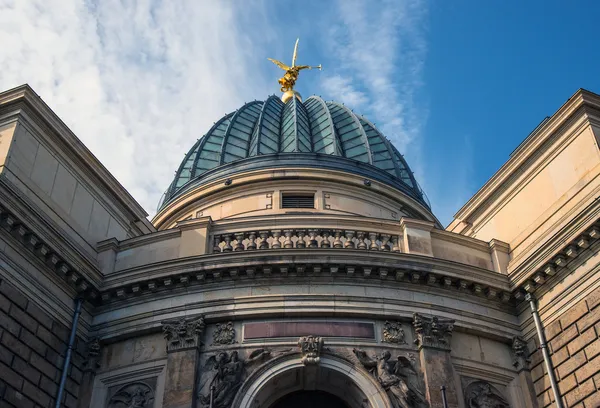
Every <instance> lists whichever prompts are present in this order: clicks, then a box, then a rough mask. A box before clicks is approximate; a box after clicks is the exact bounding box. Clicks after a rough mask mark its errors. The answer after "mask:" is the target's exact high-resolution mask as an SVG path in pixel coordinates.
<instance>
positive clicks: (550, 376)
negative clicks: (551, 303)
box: [525, 293, 564, 408]
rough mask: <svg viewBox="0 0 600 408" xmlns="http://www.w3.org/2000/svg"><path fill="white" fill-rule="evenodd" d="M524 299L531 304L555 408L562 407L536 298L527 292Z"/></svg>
mask: <svg viewBox="0 0 600 408" xmlns="http://www.w3.org/2000/svg"><path fill="white" fill-rule="evenodd" d="M525 300H527V301H528V302H529V306H531V315H532V316H533V321H534V322H535V329H536V330H537V335H538V339H539V341H540V349H541V350H542V356H543V357H544V364H545V366H546V371H548V379H549V380H550V386H551V387H552V393H553V394H554V400H555V401H556V408H564V405H563V403H562V398H561V395H560V390H559V389H558V384H557V383H556V376H555V375H554V365H553V364H552V360H551V359H550V353H549V352H548V346H547V344H546V335H545V334H544V326H543V325H542V319H540V314H539V313H538V309H537V303H536V299H535V297H534V296H533V295H532V294H531V293H528V294H527V295H526V296H525Z"/></svg>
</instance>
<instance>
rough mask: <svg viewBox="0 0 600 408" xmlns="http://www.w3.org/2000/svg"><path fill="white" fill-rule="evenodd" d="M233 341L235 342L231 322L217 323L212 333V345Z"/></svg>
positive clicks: (231, 342)
mask: <svg viewBox="0 0 600 408" xmlns="http://www.w3.org/2000/svg"><path fill="white" fill-rule="evenodd" d="M233 343H235V329H234V328H233V322H227V323H222V324H217V328H216V329H215V331H214V333H213V345H215V344H222V345H225V344H233Z"/></svg>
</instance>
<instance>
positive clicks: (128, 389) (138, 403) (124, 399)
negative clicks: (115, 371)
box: [108, 382, 154, 408]
mask: <svg viewBox="0 0 600 408" xmlns="http://www.w3.org/2000/svg"><path fill="white" fill-rule="evenodd" d="M153 405H154V390H153V389H152V387H150V386H149V385H148V384H146V383H144V382H134V383H130V384H127V385H125V386H123V387H121V388H119V389H118V390H117V392H115V393H114V394H113V395H112V396H111V397H110V399H109V400H108V408H150V407H151V406H153Z"/></svg>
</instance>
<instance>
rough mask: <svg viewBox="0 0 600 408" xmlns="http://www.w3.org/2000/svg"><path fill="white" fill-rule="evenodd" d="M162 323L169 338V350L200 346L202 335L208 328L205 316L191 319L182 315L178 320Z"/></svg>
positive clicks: (166, 336)
mask: <svg viewBox="0 0 600 408" xmlns="http://www.w3.org/2000/svg"><path fill="white" fill-rule="evenodd" d="M162 324H163V334H164V335H165V339H167V351H173V350H180V349H183V348H191V347H200V344H201V341H200V337H201V336H202V334H203V333H204V329H205V328H206V324H205V323H204V316H199V317H195V318H191V319H186V318H183V317H182V318H181V319H178V320H170V321H165V322H162Z"/></svg>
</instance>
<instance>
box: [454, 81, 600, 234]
mask: <svg viewBox="0 0 600 408" xmlns="http://www.w3.org/2000/svg"><path fill="white" fill-rule="evenodd" d="M598 100H599V98H598V95H595V94H593V93H590V92H588V91H585V90H582V89H580V90H578V91H577V92H576V93H575V94H574V95H573V96H572V97H571V98H569V100H568V101H567V102H566V103H565V104H564V105H563V106H562V107H561V108H560V109H559V110H558V111H557V112H556V113H555V114H554V115H552V117H551V118H550V119H549V120H547V121H546V122H545V123H543V124H542V125H540V126H539V127H538V128H537V129H536V130H534V132H533V133H532V134H530V135H529V136H528V137H527V138H526V139H525V140H524V141H523V142H522V143H521V145H520V146H519V147H517V149H516V150H515V151H514V152H513V153H512V154H511V157H510V158H509V160H508V161H507V162H506V163H505V164H504V165H503V166H502V167H501V168H500V169H499V170H498V171H497V172H496V173H495V174H494V175H493V176H492V177H491V178H490V179H489V180H488V181H487V182H486V183H485V184H484V185H483V186H482V187H481V189H479V191H478V192H477V193H476V194H475V195H474V196H473V197H472V198H471V199H470V200H469V201H468V202H467V203H466V204H465V205H464V206H463V207H462V208H461V209H460V210H458V211H457V213H456V214H455V216H454V221H453V222H452V223H451V224H450V225H449V226H448V228H451V227H452V226H453V225H455V224H456V223H457V222H458V221H466V222H469V221H470V218H472V216H473V213H474V212H476V211H480V208H481V207H482V206H483V205H484V204H485V202H489V201H490V200H492V199H493V198H494V196H498V195H499V194H501V193H503V192H504V190H506V189H508V188H509V186H508V185H507V184H510V183H508V182H509V180H510V178H511V177H515V173H518V171H517V170H518V169H519V168H522V166H524V165H526V162H527V161H530V160H531V157H532V156H533V155H535V154H538V155H539V154H540V153H541V152H542V151H543V150H544V149H542V145H543V144H544V143H546V142H548V141H549V140H550V139H551V138H554V139H557V138H558V137H559V136H562V135H563V134H564V131H565V130H567V127H568V126H572V125H573V124H574V122H576V121H577V120H582V123H580V124H579V127H582V126H585V125H587V124H588V123H589V121H586V119H587V115H586V114H587V112H589V111H590V109H592V110H600V103H599V102H598ZM572 133H577V132H576V131H574V132H572ZM519 174H520V173H519ZM520 184H522V183H520ZM515 188H518V186H513V189H515ZM487 211H491V210H490V209H488V210H487Z"/></svg>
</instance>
